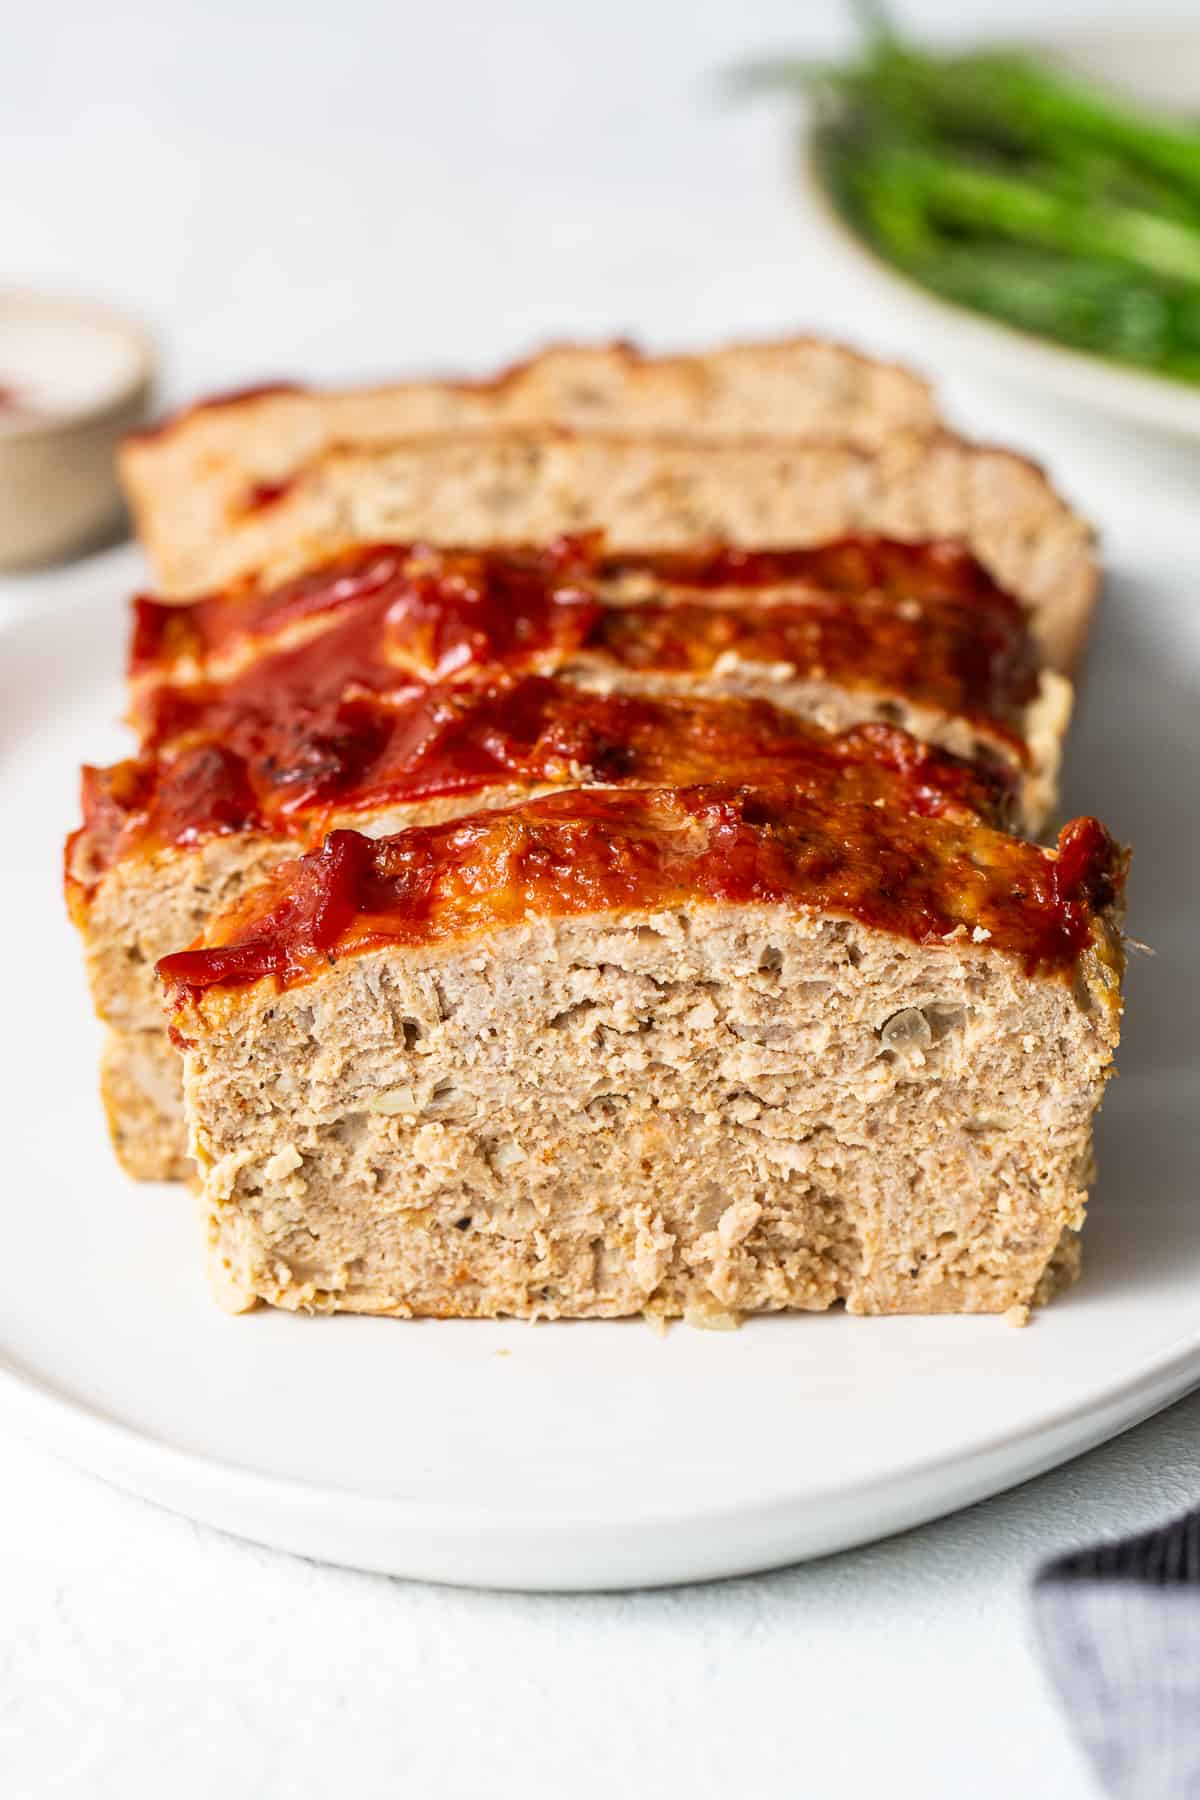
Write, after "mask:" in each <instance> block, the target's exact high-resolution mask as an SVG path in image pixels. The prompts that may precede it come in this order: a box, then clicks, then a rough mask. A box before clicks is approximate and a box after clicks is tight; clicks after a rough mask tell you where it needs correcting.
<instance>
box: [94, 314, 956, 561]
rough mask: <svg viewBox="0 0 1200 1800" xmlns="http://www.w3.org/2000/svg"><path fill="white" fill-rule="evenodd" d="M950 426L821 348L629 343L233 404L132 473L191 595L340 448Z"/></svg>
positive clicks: (216, 405)
mask: <svg viewBox="0 0 1200 1800" xmlns="http://www.w3.org/2000/svg"><path fill="white" fill-rule="evenodd" d="M937 423H938V420H937V414H936V411H935V408H934V404H933V399H932V396H931V394H930V392H929V389H928V387H927V386H926V384H925V383H924V382H923V381H921V380H920V379H919V378H918V377H917V376H915V375H913V374H911V373H909V371H907V370H905V369H900V368H896V367H894V366H892V365H890V364H886V363H880V362H875V361H872V360H871V359H870V358H868V357H865V356H860V355H858V354H857V353H856V352H854V351H852V350H848V349H845V348H843V346H841V345H840V344H830V343H826V342H822V341H820V340H818V339H813V338H797V339H785V340H782V341H779V342H775V343H757V344H731V345H727V346H725V347H724V348H721V349H717V350H712V351H709V352H707V353H704V354H700V355H685V356H647V355H644V354H642V353H641V352H640V351H638V350H637V349H635V348H634V347H633V346H632V345H630V344H598V345H586V344H574V345H573V344H560V345H555V346H553V347H552V348H550V349H547V350H545V351H543V352H542V353H541V354H540V355H538V356H534V357H531V358H530V359H529V360H528V361H525V362H521V363H517V364H514V365H513V366H512V367H511V368H507V369H504V370H502V371H501V372H500V373H499V374H498V375H494V376H492V377H490V378H489V379H486V380H483V381H428V380H426V381H408V382H400V383H393V384H391V385H389V386H386V387H376V388H362V389H351V390H348V391H343V392H314V391H312V390H308V389H303V388H299V387H291V386H283V385H276V386H274V387H267V388H257V389H249V390H247V391H244V392H242V393H240V394H232V395H226V396H218V397H216V398H215V399H213V400H209V401H207V402H204V403H202V404H201V405H199V406H196V407H192V408H190V409H189V410H188V411H187V412H184V413H182V414H179V415H177V416H176V417H175V418H173V419H170V420H168V421H167V422H166V423H165V424H163V425H161V426H159V427H158V429H157V430H155V431H150V432H145V433H142V434H140V435H139V436H137V437H135V438H132V439H130V441H129V442H128V444H127V445H126V447H125V450H124V453H123V456H122V459H121V473H122V476H123V479H124V482H125V487H126V491H127V493H128V495H129V498H130V501H131V504H132V506H133V510H134V514H135V516H136V519H137V523H138V529H139V531H140V533H141V536H142V539H143V541H144V542H145V544H146V546H147V548H148V550H149V552H150V555H151V557H152V558H153V560H154V563H155V566H156V569H157V571H158V574H159V577H160V578H161V580H162V581H163V582H164V584H166V585H168V586H173V587H181V586H182V587H186V586H187V585H188V584H189V582H190V581H191V570H192V568H193V567H194V566H195V564H196V562H197V560H198V559H200V560H202V559H203V557H204V556H205V554H206V545H207V541H208V539H209V538H210V537H211V536H212V535H214V534H216V533H219V532H221V531H222V530H224V528H225V526H226V524H227V522H228V519H229V517H230V515H231V513H233V512H236V511H237V510H239V509H240V508H241V506H242V505H243V504H244V502H245V499H246V496H247V495H248V494H251V495H257V496H258V497H259V499H260V502H261V501H263V500H266V501H267V502H269V499H270V496H272V495H276V496H277V495H278V494H279V492H280V491H281V489H282V488H283V487H285V486H286V483H287V481H288V480H289V479H290V477H291V476H292V475H293V474H294V473H295V471H296V469H297V468H298V467H300V466H301V465H303V464H304V463H307V462H309V461H311V459H312V458H313V456H315V455H317V454H319V453H320V452H321V451H323V450H325V449H327V448H329V447H330V446H331V445H334V444H340V445H343V446H353V445H358V446H362V445H370V444H374V443H377V442H379V441H380V440H381V439H384V440H393V439H395V438H397V437H407V436H412V435H420V434H422V433H429V432H446V431H460V430H464V429H466V430H474V431H486V430H494V429H503V428H506V427H508V428H511V427H512V426H514V425H528V424H551V425H576V426H585V427H592V428H601V429H612V428H616V429H621V430H626V431H634V432H638V431H641V432H662V431H669V432H682V433H686V434H687V435H689V436H692V437H696V438H723V437H729V436H731V435H738V434H741V433H743V432H748V431H752V432H755V433H757V434H760V435H762V434H770V435H780V436H786V437H789V438H802V437H820V438H835V439H837V438H841V439H845V440H846V441H847V442H850V443H856V444H875V443H878V442H880V441H881V439H883V438H886V437H887V436H889V435H890V433H892V432H893V431H896V430H899V429H912V428H916V429H932V428H934V427H935V426H936V425H937Z"/></svg>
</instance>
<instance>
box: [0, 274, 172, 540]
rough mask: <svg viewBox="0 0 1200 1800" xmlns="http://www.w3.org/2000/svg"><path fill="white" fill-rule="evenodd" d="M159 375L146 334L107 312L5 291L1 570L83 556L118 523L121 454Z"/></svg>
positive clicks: (0, 316)
mask: <svg viewBox="0 0 1200 1800" xmlns="http://www.w3.org/2000/svg"><path fill="white" fill-rule="evenodd" d="M154 367H155V358H154V349H153V345H152V342H151V340H150V338H149V336H148V334H147V333H146V332H145V331H144V330H143V329H142V328H141V326H139V325H137V324H135V323H133V322H132V321H131V320H128V319H126V318H124V317H123V316H122V315H121V314H119V313H115V312H112V311H110V309H109V308H107V307H104V306H98V305H94V304H93V303H91V302H89V301H80V300H71V299H65V298H58V297H56V296H53V295H47V294H35V293H24V292H0V567H4V568H14V567H20V566H28V565H30V564H34V563H38V562H46V561H50V560H52V559H53V558H55V557H58V556H63V555H66V554H67V553H69V552H70V551H72V550H78V549H81V548H83V547H84V546H86V544H87V543H88V542H89V541H90V540H93V539H95V538H97V537H98V536H99V535H100V534H101V533H102V532H103V531H104V530H105V529H106V527H108V526H110V525H112V524H113V523H114V522H115V520H116V519H117V518H118V517H119V514H120V510H121V495H120V488H119V486H118V482H117V467H116V449H117V445H118V444H119V442H120V440H121V439H122V437H124V435H125V433H126V432H128V431H132V430H133V429H134V427H135V426H137V425H139V424H141V423H142V421H143V420H144V418H145V416H146V413H147V410H148V408H149V403H150V395H151V391H152V388H153V383H154Z"/></svg>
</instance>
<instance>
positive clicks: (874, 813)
mask: <svg viewBox="0 0 1200 1800" xmlns="http://www.w3.org/2000/svg"><path fill="white" fill-rule="evenodd" d="M1125 862H1126V859H1125V855H1124V853H1123V852H1122V851H1120V850H1119V849H1118V848H1117V846H1116V845H1115V844H1114V843H1113V841H1112V839H1111V838H1110V837H1109V835H1108V833H1107V832H1106V831H1105V830H1104V828H1103V826H1102V825H1100V824H1099V823H1098V822H1097V821H1096V820H1094V819H1076V820H1075V821H1074V822H1073V823H1072V824H1070V825H1068V826H1066V827H1065V828H1064V830H1063V831H1062V833H1061V834H1060V836H1059V848H1058V854H1057V856H1056V855H1055V854H1054V853H1053V852H1050V851H1046V850H1042V849H1039V848H1038V847H1037V846H1035V845H1032V844H1027V843H1024V842H1022V841H1020V840H1019V839H1016V838H1010V837H1006V836H1003V835H1001V834H999V833H996V832H992V831H989V830H987V829H985V828H983V827H979V826H969V825H960V824H956V823H951V822H948V821H944V820H933V819H923V818H920V817H918V816H916V815H914V814H911V813H903V812H900V811H898V810H897V809H895V808H892V807H883V808H880V807H877V806H870V805H861V804H857V803H854V802H846V801H841V800H835V799H831V798H829V797H827V796H826V797H821V796H814V795H805V796H803V797H801V796H799V795H797V794H795V793H794V792H788V791H786V790H783V789H780V788H773V789H749V788H745V787H712V786H709V787H690V788H673V789H661V788H659V789H641V790H632V791H614V790H593V791H581V790H574V791H571V792H568V793H563V794H553V795H550V796H547V797H545V798H543V799H540V800H533V801H530V802H528V803H527V804H526V805H524V806H520V807H513V808H510V809H506V810H504V811H500V812H492V813H476V814H473V815H471V816H469V817H467V818H464V819H460V820H458V821H456V822H454V823H451V824H443V825H434V826H424V827H419V828H416V829H413V830H410V831H404V832H400V833H399V834H397V835H396V836H395V837H391V838H383V839H378V840H377V839H371V838H366V837H363V836H361V835H360V834H359V833H358V832H354V831H335V832H331V833H330V835H329V837H328V838H327V839H326V841H325V844H324V846H323V848H322V849H321V850H319V851H315V852H313V853H311V854H310V855H308V856H304V857H301V858H300V859H298V860H297V861H295V862H292V863H288V864H284V865H283V866H281V867H280V868H279V869H278V870H277V871H276V872H275V874H274V875H273V876H272V877H271V878H270V879H269V880H268V881H267V882H266V883H265V884H264V885H263V886H262V887H260V888H258V889H256V890H255V891H254V892H253V893H252V894H250V895H248V896H247V898H246V900H245V901H244V902H243V903H242V904H241V905H240V906H239V907H237V908H235V909H234V910H232V911H231V912H229V913H227V914H226V915H224V917H223V918H221V919H220V920H219V921H218V923H217V925H216V926H215V927H214V928H213V930H212V933H211V936H210V941H209V942H208V943H207V945H206V946H205V947H203V948H196V949H191V950H185V951H182V952H179V953H177V954H175V955H172V956H167V957H164V958H163V959H162V960H161V961H160V962H159V964H158V971H159V974H160V976H161V977H162V979H163V981H164V982H165V983H166V984H167V986H168V989H169V990H170V992H171V994H172V996H173V998H174V1000H175V1002H176V1004H178V1003H180V1002H181V1001H183V1000H185V999H186V998H187V997H188V996H189V995H195V994H196V993H198V992H199V991H202V990H204V989H206V988H210V987H214V986H218V985H220V986H225V987H237V986H241V985H244V984H246V983H250V982H254V981H257V980H259V979H260V978H262V977H264V976H272V977H274V979H275V981H276V982H277V983H278V984H279V985H281V986H289V985H292V984H294V983H296V982H301V981H305V980H308V979H310V978H311V977H312V976H313V975H314V974H316V973H318V972H319V971H320V970H322V969H326V968H328V966H329V963H330V961H331V960H336V959H337V958H338V957H341V956H345V955H352V954H358V953H361V952H364V951H368V950H371V949H375V948H378V947H380V946H383V945H387V944H408V945H435V944H438V943H444V942H447V941H448V940H452V939H455V938H458V937H463V936H471V935H473V934H477V933H480V932H485V931H490V930H492V929H495V928H500V927H503V926H505V925H510V924H518V923H521V922H522V921H524V920H525V919H527V918H529V917H538V918H553V917H563V916H568V915H578V914H587V913H608V912H618V913H619V912H629V911H636V910H647V909H649V910H657V909H662V908H665V907H673V906H678V905H683V904H686V903H689V902H699V903H702V904H703V903H707V902H713V903H720V902H725V903H729V904H739V905H741V904H760V903H766V904H769V903H782V904H786V905H789V906H794V907H798V908H802V909H816V910H820V911H822V912H832V913H834V914H837V915H840V916H844V917H846V918H850V919H853V920H857V921H859V922H861V923H862V924H864V925H866V926H869V927H873V928H876V929H879V930H882V931H886V932H890V933H893V934H894V935H896V936H899V937H903V938H906V939H909V940H910V941H912V942H915V943H919V944H936V943H939V942H945V941H946V940H948V939H956V938H958V937H961V936H962V935H963V934H965V935H966V936H967V938H968V939H969V940H970V941H972V942H974V943H980V944H985V945H986V946H987V949H988V951H989V952H992V951H996V952H1001V953H1005V954H1008V955H1011V956H1014V957H1016V958H1018V959H1020V961H1021V962H1022V964H1023V965H1024V967H1025V968H1026V970H1027V971H1028V972H1029V973H1035V972H1038V971H1041V972H1045V973H1054V974H1065V973H1068V972H1070V971H1071V970H1072V969H1073V967H1074V965H1075V964H1076V962H1077V960H1078V958H1079V956H1080V955H1081V953H1082V952H1083V951H1085V950H1086V949H1087V948H1088V946H1089V945H1090V944H1091V943H1092V941H1093V938H1094V935H1095V922H1096V918H1097V915H1098V914H1100V913H1103V912H1104V911H1105V910H1106V909H1107V908H1109V907H1110V906H1111V905H1112V904H1113V903H1114V901H1115V899H1116V898H1117V895H1118V893H1119V891H1120V889H1121V887H1122V884H1123V881H1124V874H1125Z"/></svg>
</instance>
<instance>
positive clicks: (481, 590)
mask: <svg viewBox="0 0 1200 1800" xmlns="http://www.w3.org/2000/svg"><path fill="white" fill-rule="evenodd" d="M483 666H490V667H504V668H507V669H512V670H518V671H525V672H531V671H532V672H538V673H543V674H553V675H556V676H557V677H559V678H560V679H565V680H569V681H572V682H575V683H577V684H579V685H581V686H586V687H590V688H594V689H597V690H600V691H605V692H614V691H619V692H635V693H656V694H663V695H671V694H685V695H697V694H707V695H727V694H737V695H742V696H749V697H755V698H760V699H762V698H765V699H768V700H770V701H771V702H773V703H774V704H775V705H776V706H778V707H781V708H783V709H784V710H785V711H787V712H790V713H796V714H798V715H799V716H801V717H803V718H808V719H812V720H814V721H815V722H817V723H819V724H821V725H824V726H826V727H827V728H828V729H830V730H843V729H845V728H847V727H849V726H851V725H854V724H857V723H861V722H863V721H866V720H879V721H883V722H886V723H892V724H898V725H901V726H903V727H904V728H905V729H906V730H908V731H910V732H911V733H913V734H914V735H915V736H917V737H920V738H921V739H923V740H925V741H928V742H931V743H935V744H939V745H941V746H942V747H943V748H945V749H948V750H951V751H952V752H954V753H955V754H957V755H960V756H966V757H971V758H973V759H976V760H978V761H980V762H981V763H983V764H985V765H989V766H990V765H996V764H998V763H1000V764H1005V765H1007V766H1009V767H1010V768H1012V769H1014V770H1015V771H1016V773H1017V775H1018V777H1019V781H1020V807H1019V822H1020V825H1021V827H1022V829H1024V830H1026V831H1028V832H1030V833H1031V834H1033V835H1036V834H1037V833H1038V832H1039V831H1040V830H1041V828H1042V826H1043V824H1044V822H1045V820H1046V818H1047V817H1048V816H1049V814H1050V812H1051V811H1052V809H1053V806H1054V802H1055V797H1056V778H1057V773H1058V765H1059V758H1060V751H1061V745H1062V738H1063V735H1064V732H1065V729H1066V723H1067V719H1068V717H1069V714H1070V702H1071V695H1070V689H1069V685H1068V684H1067V683H1066V681H1065V680H1064V678H1063V677H1061V676H1059V675H1055V674H1053V673H1051V672H1049V671H1044V670H1040V669H1039V666H1038V658H1037V653H1036V650H1035V647H1034V644H1033V641H1032V637H1031V634H1030V631H1029V624H1028V619H1027V617H1026V614H1025V612H1024V610H1023V608H1022V607H1021V606H1020V604H1019V602H1017V601H1016V600H1015V599H1014V598H1013V597H1012V596H1011V595H1009V594H1007V593H1005V592H1004V590H1003V589H1001V588H999V587H998V586H997V585H996V583H995V582H993V581H992V580H991V579H990V577H988V576H987V575H986V573H985V572H984V570H983V569H982V568H981V567H980V565H979V564H978V563H977V562H976V561H975V559H974V558H973V557H972V556H970V555H969V554H968V553H967V552H966V551H964V550H963V549H962V547H961V546H959V545H956V544H949V543H933V544H921V545H908V544H901V543H896V542H892V541H889V540H887V539H881V538H857V539H852V540H845V541H842V542H839V543H834V544H830V545H823V546H820V547H816V548H811V549H807V550H795V549H790V550H781V551H778V552H769V553H763V552H742V551H736V550H730V549H728V548H724V549H719V550H710V551H708V552H705V553H703V554H695V553H690V554H687V555H664V556H657V557H656V556H650V555H641V556H637V557H635V556H625V557H620V558H614V557H610V556H607V555H606V554H605V552H604V549H603V546H602V545H600V544H598V543H590V542H587V541H572V540H567V541H563V542H560V543H558V544H556V545H553V546H551V547H549V548H546V549H528V548H520V547H515V548H507V549H506V548H503V547H499V548H497V547H492V548H489V549H487V550H480V551H473V552H464V551H461V550H454V551H451V550H434V549H431V548H428V547H423V548H413V547H411V546H404V545H373V546H367V547H362V548H358V549H355V550H351V551H347V552H344V553H343V554H341V555H340V556H337V557H334V558H332V559H331V560H330V561H329V562H328V563H326V564H324V565H321V566H319V567H317V568H315V569H312V570H308V571H306V572H305V573H304V574H303V575H302V576H300V577H299V578H297V579H296V580H294V581H290V582H285V583H283V584H282V585H280V586H277V587H271V586H267V587H265V588H264V587H262V586H255V585H251V586H249V587H237V588H235V589H234V590H233V591H232V592H228V593H225V594H221V595H217V596H214V597H212V598H209V599H204V600H200V601H196V602H194V603H193V604H191V605H188V606H182V607H181V606H170V605H164V604H162V603H157V602H153V601H150V600H142V601H140V602H139V604H138V610H137V628H136V631H135V636H134V647H133V653H132V658H131V676H132V680H133V686H134V702H133V712H132V716H133V719H134V722H135V723H136V724H137V725H138V727H139V729H140V730H141V732H142V734H143V736H144V737H145V738H147V739H148V740H149V741H151V742H154V743H161V742H162V741H163V740H164V739H165V738H168V737H179V736H180V735H181V734H187V735H190V736H194V735H195V734H196V733H197V732H199V733H201V734H202V735H204V736H205V737H208V738H210V739H214V740H216V741H219V742H222V743H224V744H226V745H228V746H232V745H234V744H240V743H242V742H244V741H245V738H246V734H247V724H248V722H253V721H256V720H258V719H259V718H261V717H262V715H263V714H264V711H270V712H272V713H273V714H277V715H278V714H282V715H284V716H285V717H286V718H287V719H288V720H289V721H296V720H298V719H299V718H300V717H301V716H304V715H311V714H312V711H313V708H314V706H317V705H326V704H327V703H328V701H329V700H330V699H331V698H334V699H338V700H340V699H341V697H342V696H343V695H345V694H346V693H348V692H350V691H351V690H353V689H361V690H363V691H365V692H370V693H378V692H380V691H381V690H383V689H385V688H388V687H394V686H395V685H396V684H397V683H398V682H403V681H405V680H410V681H412V682H427V681H438V680H444V679H446V678H447V677H451V676H455V675H462V674H464V673H467V672H470V671H472V670H474V669H477V668H480V667H483ZM295 735H296V737H297V739H298V736H299V733H298V730H297V732H296V734H295ZM292 760H294V758H293V759H292Z"/></svg>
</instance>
